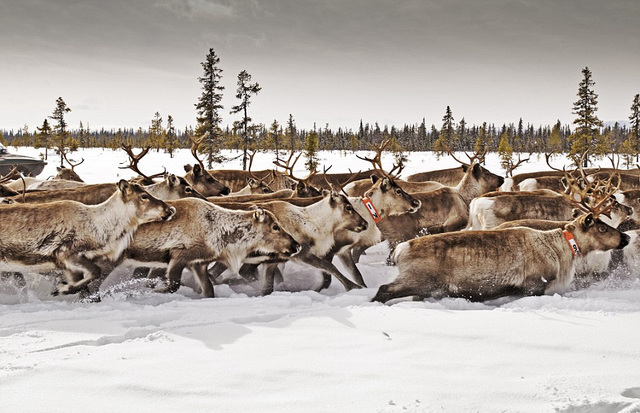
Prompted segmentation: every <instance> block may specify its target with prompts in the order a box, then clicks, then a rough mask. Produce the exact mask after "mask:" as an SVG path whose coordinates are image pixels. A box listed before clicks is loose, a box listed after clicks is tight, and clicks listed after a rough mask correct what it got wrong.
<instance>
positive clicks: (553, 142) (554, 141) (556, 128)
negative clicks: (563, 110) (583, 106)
mask: <svg viewBox="0 0 640 413" xmlns="http://www.w3.org/2000/svg"><path fill="white" fill-rule="evenodd" d="M560 127H561V125H560V121H559V120H558V122H556V124H555V125H553V129H551V135H549V147H548V149H549V152H551V153H552V154H558V153H561V152H562V135H561V133H560Z"/></svg>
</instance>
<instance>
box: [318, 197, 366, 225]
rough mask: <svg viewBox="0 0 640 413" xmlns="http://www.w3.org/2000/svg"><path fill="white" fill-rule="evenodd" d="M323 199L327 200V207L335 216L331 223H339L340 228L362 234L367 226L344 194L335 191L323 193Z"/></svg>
mask: <svg viewBox="0 0 640 413" xmlns="http://www.w3.org/2000/svg"><path fill="white" fill-rule="evenodd" d="M323 192H324V199H326V200H328V202H329V206H330V207H331V210H332V211H333V214H334V215H335V218H336V219H335V220H332V221H333V222H340V223H341V224H340V226H339V227H340V228H342V229H346V230H348V231H355V232H362V231H364V230H365V229H367V227H368V226H369V224H368V223H367V220H366V219H364V218H363V217H362V216H361V215H360V214H359V213H358V212H357V211H356V210H355V208H353V205H351V202H349V199H347V197H346V196H345V195H344V194H341V193H339V192H337V191H335V190H333V189H332V190H327V189H325V190H324V191H323Z"/></svg>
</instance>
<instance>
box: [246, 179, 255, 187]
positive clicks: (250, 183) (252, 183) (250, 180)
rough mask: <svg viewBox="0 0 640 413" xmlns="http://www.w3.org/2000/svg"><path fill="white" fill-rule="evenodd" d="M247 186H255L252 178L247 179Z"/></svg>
mask: <svg viewBox="0 0 640 413" xmlns="http://www.w3.org/2000/svg"><path fill="white" fill-rule="evenodd" d="M247 184H249V186H256V180H255V179H253V178H247Z"/></svg>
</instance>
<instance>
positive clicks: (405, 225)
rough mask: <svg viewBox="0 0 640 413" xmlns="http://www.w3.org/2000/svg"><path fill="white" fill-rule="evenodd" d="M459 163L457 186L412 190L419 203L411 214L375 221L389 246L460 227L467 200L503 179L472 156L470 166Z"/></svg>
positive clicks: (465, 216)
mask: <svg viewBox="0 0 640 413" xmlns="http://www.w3.org/2000/svg"><path fill="white" fill-rule="evenodd" d="M462 167H463V168H464V169H465V171H466V172H465V176H464V177H463V178H462V180H461V181H460V183H459V184H458V185H457V186H455V187H444V188H440V189H435V190H433V191H428V192H421V193H412V194H411V195H412V196H413V197H414V198H416V199H418V200H419V201H420V202H421V204H422V206H421V207H420V209H419V210H418V211H417V212H416V213H415V214H412V215H401V216H398V217H389V219H387V220H384V221H381V222H380V223H379V224H378V228H380V231H382V234H383V236H384V238H385V239H386V240H387V241H388V242H389V246H390V247H391V248H392V249H393V247H394V246H395V245H396V244H398V243H399V242H402V241H406V240H408V239H411V238H414V237H416V236H420V235H426V234H438V233H442V232H451V231H457V230H460V229H464V228H465V227H466V226H467V221H468V219H469V203H470V202H471V200H472V199H473V198H476V197H478V196H480V195H482V194H483V193H485V192H487V191H490V190H492V189H495V188H497V187H499V186H500V185H502V183H503V182H504V179H503V178H502V177H500V176H498V175H495V174H493V173H491V172H490V171H488V170H487V169H485V168H483V167H482V166H480V165H479V164H478V163H476V162H475V160H473V159H472V161H471V166H468V167H467V166H466V165H463V166H462Z"/></svg>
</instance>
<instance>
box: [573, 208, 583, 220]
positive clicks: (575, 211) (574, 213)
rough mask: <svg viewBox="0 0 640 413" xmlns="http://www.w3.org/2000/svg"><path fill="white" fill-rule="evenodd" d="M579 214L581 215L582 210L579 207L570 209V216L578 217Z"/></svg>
mask: <svg viewBox="0 0 640 413" xmlns="http://www.w3.org/2000/svg"><path fill="white" fill-rule="evenodd" d="M580 215H582V210H581V209H580V208H573V209H572V210H571V216H572V217H574V218H578V217H579V216H580Z"/></svg>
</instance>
